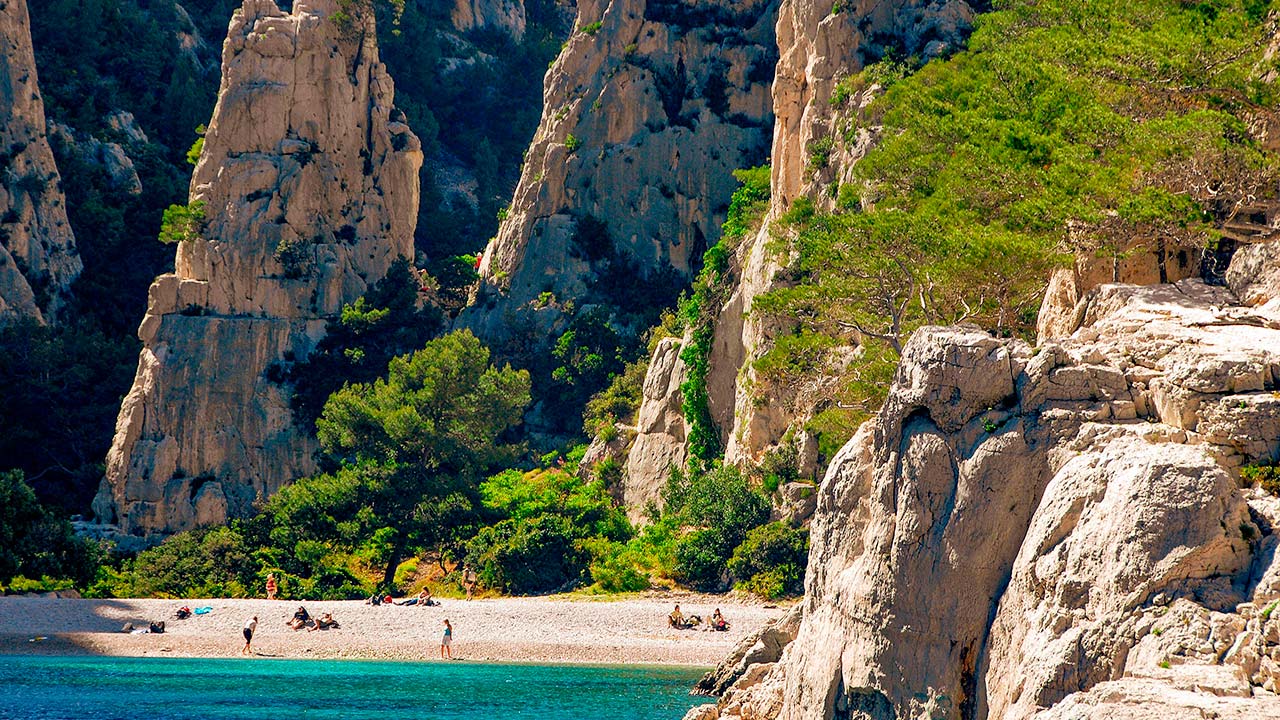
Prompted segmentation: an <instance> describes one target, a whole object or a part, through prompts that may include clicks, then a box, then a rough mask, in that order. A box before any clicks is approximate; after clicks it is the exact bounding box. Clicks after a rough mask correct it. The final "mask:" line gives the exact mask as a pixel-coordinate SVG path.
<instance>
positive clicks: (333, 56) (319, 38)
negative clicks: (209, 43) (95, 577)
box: [94, 0, 422, 536]
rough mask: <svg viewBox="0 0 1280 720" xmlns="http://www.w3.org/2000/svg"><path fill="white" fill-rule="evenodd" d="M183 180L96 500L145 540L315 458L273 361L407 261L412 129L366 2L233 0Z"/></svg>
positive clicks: (231, 506)
mask: <svg viewBox="0 0 1280 720" xmlns="http://www.w3.org/2000/svg"><path fill="white" fill-rule="evenodd" d="M222 70H223V74H222V85H221V88H220V90H219V94H218V103H217V106H216V107H215V109H214V114H213V119H212V120H211V121H210V123H209V130H208V133H207V135H206V137H205V144H204V149H203V153H202V154H201V157H200V162H199V164H198V165H197V166H196V170H195V174H194V176H193V177H192V180H191V196H190V197H191V204H190V206H189V208H190V209H191V211H192V214H193V217H194V219H195V220H194V222H192V223H191V226H192V231H191V232H189V233H187V235H188V237H187V238H186V239H183V240H181V241H179V242H178V250H177V259H176V263H175V267H176V270H175V272H174V273H172V274H168V275H162V276H160V277H159V278H157V279H156V281H155V282H154V283H153V284H152V286H151V291H150V301H149V306H148V310H147V314H146V316H145V318H144V319H143V321H142V326H141V327H140V328H139V336H140V337H141V338H142V341H143V343H144V347H143V350H142V353H141V356H140V358H139V362H138V373H137V376H136V378H135V380H134V385H133V388H132V390H130V392H129V394H128V396H127V397H126V398H125V400H124V404H123V406H122V407H121V409H120V416H119V419H118V421H117V424H116V436H115V440H114V442H113V444H112V448H111V451H110V452H109V453H108V456H107V473H106V478H105V479H104V481H103V484H102V488H101V489H100V491H99V495H98V498H97V499H96V500H95V502H94V510H95V513H96V514H97V515H98V516H99V518H100V519H103V520H114V521H115V522H116V523H117V524H118V525H119V526H120V528H121V529H122V530H123V531H125V532H127V533H130V534H134V535H140V536H148V535H152V534H157V533H160V534H163V533H170V532H175V531H178V530H182V529H186V528H190V527H192V526H195V525H200V524H208V523H216V522H221V521H223V520H225V519H226V518H227V517H233V516H237V515H243V514H245V513H247V512H248V511H249V510H250V508H251V506H252V503H253V502H254V501H255V500H256V499H258V498H260V497H265V496H267V495H270V494H271V493H273V492H275V491H276V490H278V489H279V488H280V487H281V486H283V485H285V484H287V483H289V482H290V481H292V480H294V479H296V478H297V477H300V476H303V475H306V474H309V473H311V472H313V471H314V469H315V464H314V460H313V459H312V454H313V453H314V451H315V449H316V447H315V441H314V439H312V438H311V437H310V436H309V434H308V433H307V432H304V431H300V430H299V428H297V427H296V426H295V424H294V421H293V417H292V413H291V411H290V409H289V401H288V395H287V391H286V390H285V389H284V388H282V387H280V386H279V385H278V384H277V383H275V382H273V381H272V380H271V379H269V378H268V369H269V368H270V367H271V365H272V364H273V363H277V362H281V361H286V362H287V361H297V360H302V359H304V358H305V357H306V356H307V355H308V354H309V353H310V352H311V350H312V349H313V348H314V347H315V344H316V343H317V342H318V341H319V340H320V338H321V337H322V336H323V335H324V332H325V322H326V319H327V318H330V317H333V316H334V315H336V314H337V313H339V312H340V311H341V309H342V306H343V305H344V304H345V303H349V302H352V301H354V300H355V299H356V298H357V297H359V296H360V295H361V294H363V293H364V292H365V290H366V289H367V288H368V287H369V286H370V285H372V284H373V283H374V282H376V281H378V280H379V279H381V278H382V277H384V276H385V275H386V273H387V270H388V269H389V268H390V266H391V264H392V263H393V262H394V261H395V260H396V259H397V258H400V257H412V252H413V230H414V224H415V222H416V218H417V210H418V181H417V176H418V169H419V168H420V167H421V164H422V152H421V146H420V144H419V142H418V139H417V137H415V136H414V134H413V133H412V132H411V131H410V130H409V128H408V126H407V125H405V124H404V122H403V116H402V114H401V113H400V112H399V111H398V110H396V109H395V108H394V107H393V104H392V100H393V95H394V89H393V85H392V82H391V79H390V78H389V77H388V75H387V72H386V68H385V67H384V66H383V65H382V63H381V62H379V60H378V49H377V44H376V39H375V34H374V27H373V17H372V13H371V12H362V11H361V10H360V5H359V4H357V5H356V6H355V9H354V10H353V9H352V8H344V9H343V11H342V12H339V4H338V3H337V2H335V0H296V1H295V2H294V4H293V10H292V12H284V11H282V10H280V9H279V7H278V6H277V5H276V4H275V2H273V0H245V1H244V5H243V7H242V8H241V9H240V10H238V11H237V12H236V13H235V14H234V15H233V17H232V20H231V26H230V29H229V31H228V34H227V40H226V43H225V45H224V46H223V56H222Z"/></svg>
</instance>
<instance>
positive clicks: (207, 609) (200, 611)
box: [191, 606, 213, 615]
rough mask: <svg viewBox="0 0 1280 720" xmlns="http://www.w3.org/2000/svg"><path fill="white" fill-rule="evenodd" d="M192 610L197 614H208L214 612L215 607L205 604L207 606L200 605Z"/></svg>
mask: <svg viewBox="0 0 1280 720" xmlns="http://www.w3.org/2000/svg"><path fill="white" fill-rule="evenodd" d="M191 612H193V613H195V614H197V615H208V614H209V613H211V612H213V608H211V607H208V606H205V607H198V608H196V609H195V610H192V611H191Z"/></svg>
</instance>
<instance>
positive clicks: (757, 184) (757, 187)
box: [723, 165, 770, 242]
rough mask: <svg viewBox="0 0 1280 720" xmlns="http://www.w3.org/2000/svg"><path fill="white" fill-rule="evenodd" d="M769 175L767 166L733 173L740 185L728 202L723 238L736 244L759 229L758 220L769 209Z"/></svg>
mask: <svg viewBox="0 0 1280 720" xmlns="http://www.w3.org/2000/svg"><path fill="white" fill-rule="evenodd" d="M769 174H770V169H769V166H768V165H760V166H758V167H753V168H747V169H744V170H734V171H733V176H734V177H735V178H737V180H738V182H740V183H742V185H741V187H739V188H738V189H737V190H735V191H734V192H733V197H732V198H731V199H730V200H729V213H728V216H727V217H726V218H725V221H724V227H723V232H724V235H723V236H724V237H726V238H728V239H729V240H731V241H735V242H736V241H740V240H743V239H745V238H746V237H747V236H748V235H750V234H751V233H753V232H755V231H756V230H757V229H759V227H760V220H761V218H763V217H764V213H765V212H766V211H767V210H768V209H769Z"/></svg>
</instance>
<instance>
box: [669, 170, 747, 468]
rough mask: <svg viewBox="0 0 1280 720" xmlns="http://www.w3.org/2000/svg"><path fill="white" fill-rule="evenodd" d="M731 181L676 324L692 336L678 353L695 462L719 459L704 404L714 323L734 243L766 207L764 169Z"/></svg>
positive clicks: (691, 455)
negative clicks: (723, 215) (720, 222)
mask: <svg viewBox="0 0 1280 720" xmlns="http://www.w3.org/2000/svg"><path fill="white" fill-rule="evenodd" d="M734 177H736V178H737V179H738V180H739V182H741V183H742V187H740V188H738V189H737V190H736V191H735V192H734V194H733V198H732V200H731V202H730V204H729V215H728V220H727V221H726V222H725V226H724V235H723V236H722V237H721V239H720V242H718V243H716V244H715V245H714V246H712V247H711V248H710V249H708V250H707V252H706V253H705V254H704V255H703V256H702V270H701V271H700V272H699V273H698V279H697V280H696V281H695V282H694V284H693V292H692V294H691V295H690V296H689V297H688V298H687V299H685V301H684V302H682V303H681V306H680V319H681V320H682V321H683V323H684V325H685V327H687V328H689V331H690V341H689V343H688V344H687V345H686V346H685V348H684V350H682V351H681V353H680V359H681V360H683V361H684V363H685V366H686V368H687V369H688V370H687V371H688V375H687V376H686V379H685V381H684V382H683V383H681V385H680V393H681V396H682V398H683V400H682V404H683V410H684V417H685V426H686V428H687V430H688V434H687V446H688V449H689V458H690V461H691V462H694V463H703V464H705V463H710V462H712V461H713V460H714V459H715V458H717V457H718V456H719V454H720V432H719V430H718V429H717V428H716V426H715V421H714V420H713V419H712V417H711V408H710V406H709V405H708V402H709V397H708V395H707V372H708V371H709V370H710V358H711V342H712V340H713V339H714V337H715V321H716V318H717V317H718V316H719V312H720V307H721V306H722V305H723V304H724V300H725V296H726V294H727V292H728V286H729V283H728V279H729V278H728V273H729V259H730V257H731V255H732V253H733V245H732V243H734V242H736V241H739V240H741V239H742V238H744V237H746V236H747V234H748V233H750V232H751V231H752V229H753V228H754V226H755V224H756V223H757V222H758V219H759V218H760V217H761V216H763V214H764V211H765V209H766V208H767V207H768V203H769V189H768V188H769V168H768V166H761V167H756V168H751V169H749V170H739V171H737V172H735V173H734Z"/></svg>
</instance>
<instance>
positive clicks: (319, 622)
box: [307, 613, 338, 632]
mask: <svg viewBox="0 0 1280 720" xmlns="http://www.w3.org/2000/svg"><path fill="white" fill-rule="evenodd" d="M330 628H333V629H335V630H336V629H338V621H337V620H334V619H333V613H325V614H323V615H321V616H320V617H318V618H316V626H315V627H313V628H308V629H307V632H314V631H316V630H328V629H330Z"/></svg>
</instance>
